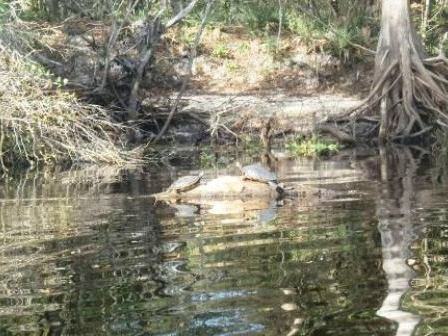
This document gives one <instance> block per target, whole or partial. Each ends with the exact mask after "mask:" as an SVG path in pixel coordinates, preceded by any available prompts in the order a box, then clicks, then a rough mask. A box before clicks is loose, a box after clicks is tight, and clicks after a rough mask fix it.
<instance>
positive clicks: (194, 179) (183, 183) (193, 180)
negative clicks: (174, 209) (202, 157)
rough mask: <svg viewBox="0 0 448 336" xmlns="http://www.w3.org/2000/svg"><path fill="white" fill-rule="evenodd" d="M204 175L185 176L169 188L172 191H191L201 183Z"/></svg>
mask: <svg viewBox="0 0 448 336" xmlns="http://www.w3.org/2000/svg"><path fill="white" fill-rule="evenodd" d="M203 175H204V174H203V173H200V174H199V175H188V176H183V177H181V178H179V179H177V180H176V181H174V182H173V184H171V185H170V186H169V188H168V190H170V191H185V190H188V189H191V188H192V187H194V186H195V185H196V184H198V183H199V181H201V179H202V176H203Z"/></svg>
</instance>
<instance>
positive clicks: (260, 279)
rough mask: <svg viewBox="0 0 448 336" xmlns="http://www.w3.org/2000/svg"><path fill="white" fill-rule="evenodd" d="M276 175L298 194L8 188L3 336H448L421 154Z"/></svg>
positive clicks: (430, 192)
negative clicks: (237, 196) (201, 197)
mask: <svg viewBox="0 0 448 336" xmlns="http://www.w3.org/2000/svg"><path fill="white" fill-rule="evenodd" d="M188 164H189V169H191V168H193V169H194V168H196V169H198V168H199V167H198V166H195V164H194V163H192V162H191V161H190V162H189V163H188ZM274 166H275V169H276V170H277V172H278V174H279V177H280V179H281V180H282V181H283V182H284V183H286V184H289V185H292V186H294V187H296V188H297V189H298V190H299V191H300V197H299V198H298V199H290V200H286V201H285V202H276V201H273V200H263V201H260V200H249V201H248V200H237V201H222V200H221V201H211V200H209V202H206V203H204V204H180V203H176V204H163V203H158V204H156V205H153V204H152V203H153V202H152V201H150V199H149V198H148V197H147V196H148V195H149V194H151V193H153V192H158V191H160V190H162V189H163V188H165V187H166V186H168V185H169V184H170V182H171V180H172V179H173V178H175V176H173V172H172V171H169V172H168V171H162V172H160V171H144V170H132V171H124V170H114V169H112V168H107V169H104V170H103V171H101V170H98V169H92V170H89V169H87V170H80V171H75V172H63V173H60V174H56V175H51V178H49V177H48V176H45V174H35V175H30V176H26V177H24V178H23V179H19V180H17V181H10V182H8V183H4V184H3V185H2V186H1V187H0V193H1V199H0V207H1V208H0V210H1V212H0V239H1V244H0V335H251V334H259V335H288V336H293V335H411V334H412V332H413V331H415V332H416V333H417V334H418V335H430V334H431V333H432V334H434V335H435V334H440V333H441V332H442V331H444V330H445V327H448V321H446V320H445V315H444V314H445V309H446V308H445V307H446V305H445V303H446V302H445V301H444V298H446V297H447V296H446V294H445V292H444V291H445V288H446V287H447V284H448V278H447V276H446V267H445V265H446V260H447V259H448V257H447V256H446V254H447V252H446V251H447V250H446V248H445V246H446V244H448V243H447V238H446V237H448V235H447V234H446V232H447V227H448V215H447V214H448V202H447V201H446V199H447V194H448V193H447V190H446V185H444V184H443V183H442V182H440V179H435V178H433V175H434V171H435V170H434V169H435V168H433V165H432V163H431V160H429V159H428V155H426V154H425V153H423V154H421V152H418V151H415V150H411V149H404V148H399V149H393V148H392V149H382V150H381V151H380V155H379V156H373V157H371V156H369V157H362V156H360V155H356V153H355V154H353V155H348V156H346V157H344V158H341V159H338V160H305V159H300V160H279V161H276V162H274ZM179 168H180V171H181V172H180V175H182V174H185V173H187V171H184V170H182V167H179ZM108 169H109V170H108ZM196 171H197V170H196ZM222 172H223V171H221V170H217V171H209V172H207V174H208V175H209V176H216V175H219V174H221V173H222ZM225 172H227V170H226V171H225Z"/></svg>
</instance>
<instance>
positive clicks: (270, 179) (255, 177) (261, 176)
mask: <svg viewBox="0 0 448 336" xmlns="http://www.w3.org/2000/svg"><path fill="white" fill-rule="evenodd" d="M236 166H237V167H238V168H239V169H240V170H241V173H242V174H243V179H245V180H252V181H257V182H262V183H267V184H269V186H271V187H272V188H273V189H275V190H277V191H278V192H279V193H281V192H283V187H282V186H280V185H279V184H278V181H277V174H275V173H273V172H271V171H269V170H267V169H266V168H265V167H263V166H262V165H261V164H259V163H256V164H252V165H249V166H244V167H242V166H241V164H240V163H239V162H237V163H236Z"/></svg>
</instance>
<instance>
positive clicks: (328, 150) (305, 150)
mask: <svg viewBox="0 0 448 336" xmlns="http://www.w3.org/2000/svg"><path fill="white" fill-rule="evenodd" d="M286 149H287V150H288V151H289V152H291V153H292V154H294V155H297V156H321V155H329V154H334V153H337V152H338V151H339V150H340V145H339V144H338V143H335V142H330V141H327V140H324V139H321V138H318V137H311V138H304V137H299V138H296V139H293V140H291V141H288V142H287V143H286Z"/></svg>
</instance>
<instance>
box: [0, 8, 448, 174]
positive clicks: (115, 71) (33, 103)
mask: <svg viewBox="0 0 448 336" xmlns="http://www.w3.org/2000/svg"><path fill="white" fill-rule="evenodd" d="M358 2H359V4H356V6H355V5H353V3H352V2H350V1H345V0H340V1H324V0H319V1H312V2H307V1H298V2H297V1H288V0H284V1H280V2H279V3H273V2H268V1H262V0H256V1H253V2H249V3H247V2H244V1H239V0H238V1H227V0H215V1H211V0H209V1H198V0H196V1H195V0H193V1H191V2H190V1H175V0H172V1H167V2H166V1H165V2H163V1H161V2H159V1H138V0H135V1H121V2H119V1H117V2H114V1H103V0H82V1H79V2H77V4H76V5H73V4H71V3H68V2H67V3H66V2H63V1H57V0H50V1H37V0H27V1H26V0H20V1H14V2H11V1H4V2H0V23H1V27H0V81H1V83H2V86H0V108H1V110H2V114H1V115H0V165H1V170H2V171H4V172H6V171H7V170H8V169H10V167H13V166H35V165H41V164H55V163H79V162H88V163H104V164H114V165H125V164H128V163H136V162H144V161H145V160H147V159H148V158H147V156H145V150H146V149H147V148H150V147H151V146H152V145H153V144H154V143H155V140H156V141H159V140H161V141H164V139H176V134H177V133H183V134H187V135H189V137H190V138H191V139H192V140H191V142H192V143H196V144H198V143H203V142H205V143H208V142H219V143H228V142H235V141H236V142H238V140H239V136H238V135H239V134H244V136H246V135H247V134H251V135H253V136H254V137H257V136H258V135H259V134H263V132H264V133H269V131H270V133H269V136H271V137H275V136H284V134H285V133H292V137H293V138H294V139H295V140H293V141H292V142H291V141H290V142H289V146H290V147H294V148H295V149H294V151H295V152H296V153H297V154H299V155H314V154H319V152H320V151H322V152H324V153H328V152H333V151H337V148H339V147H338V145H337V142H345V143H346V144H347V143H350V142H354V141H352V140H351V138H350V137H351V134H352V133H353V129H352V130H350V129H349V128H347V127H345V128H343V127H341V129H340V130H339V131H336V130H331V129H329V126H328V125H327V126H325V127H321V128H319V127H318V126H317V125H316V120H315V119H318V121H319V122H320V121H328V120H327V119H328V118H327V116H325V117H323V116H319V117H318V118H316V114H318V113H319V111H321V110H323V109H324V105H316V106H315V109H316V111H314V112H312V113H308V115H307V116H306V117H305V114H304V112H303V111H302V110H301V109H300V108H299V105H297V104H296V105H294V104H292V105H291V106H292V107H291V106H290V107H289V108H290V110H294V111H295V112H294V113H292V114H290V115H289V116H288V117H285V115H283V114H281V113H278V112H275V111H274V110H275V109H272V110H269V111H266V109H264V110H263V109H262V108H260V109H258V106H260V105H257V104H256V100H257V99H259V98H260V97H264V98H265V101H272V100H275V99H283V100H285V101H286V100H288V99H293V98H295V99H298V100H300V101H301V104H306V102H307V101H308V100H307V99H309V101H313V99H314V98H315V97H319V96H330V97H336V98H335V99H336V100H335V103H334V105H335V106H334V110H335V111H333V112H334V113H333V116H332V117H335V118H332V119H335V120H336V119H338V118H337V117H338V116H339V115H341V116H343V115H344V113H345V112H346V110H347V108H344V109H342V107H341V106H342V104H338V99H340V98H341V97H342V98H341V99H350V98H356V99H355V100H359V99H360V98H361V97H365V96H367V97H369V84H370V78H371V77H372V76H373V70H374V69H373V62H374V53H375V52H374V51H372V50H374V49H375V45H376V44H377V42H378V41H377V37H378V34H379V31H380V5H379V4H377V3H376V2H372V1H367V0H363V1H361V0H359V1H358ZM311 3H313V4H314V6H313V5H311ZM426 3H427V2H426ZM430 3H432V7H431V8H429V9H428V8H425V6H424V4H425V2H423V1H422V2H421V3H420V2H418V1H417V2H413V3H412V6H411V7H410V8H411V10H412V14H413V15H414V17H415V18H416V23H417V25H418V31H419V33H420V35H421V36H422V37H423V42H424V46H425V49H426V50H427V51H428V52H429V54H430V55H434V57H439V56H440V57H442V56H444V55H445V54H444V52H445V50H446V47H447V46H446V43H445V42H446V34H445V35H443V31H444V30H446V29H447V28H448V27H447V26H446V22H447V21H446V18H447V17H448V10H447V9H446V8H445V7H444V4H443V3H444V1H430ZM72 5H73V6H72ZM316 5H317V6H316ZM444 36H445V37H444ZM437 55H439V56H437ZM441 55H442V56H441ZM441 59H442V61H443V58H441ZM438 71H439V70H438ZM443 71H444V70H443V69H442V68H440V74H442V73H443ZM441 76H442V75H441ZM442 79H443V78H442ZM440 82H441V83H442V84H443V81H442V80H441V81H440ZM441 90H444V88H443V86H442V88H441ZM207 95H212V96H213V95H215V96H221V103H220V105H219V104H216V103H215V104H214V106H215V108H210V106H212V105H213V102H207V100H206V98H205V102H206V103H208V104H209V108H208V111H207V112H205V110H206V109H204V108H203V107H202V109H200V108H198V109H196V110H195V109H194V108H192V106H194V105H195V104H196V103H197V101H198V100H200V99H201V98H203V97H207ZM223 97H224V98H225V99H223ZM241 97H253V99H246V101H244V102H242V100H241V99H239V98H241ZM279 97H280V98H279ZM426 98H428V97H426ZM426 98H425V99H426ZM397 99H398V100H397V101H399V98H397ZM428 99H429V98H428ZM217 101H218V100H217ZM374 102H376V101H374ZM427 103H428V104H427V106H435V105H431V104H429V102H427ZM436 103H437V102H436ZM255 106H257V108H256V107H255ZM266 106H270V105H269V104H267V105H266ZM437 106H439V105H437ZM394 107H395V106H394ZM325 108H328V106H327V105H325ZM338 109H340V111H339V110H338ZM348 109H349V110H351V109H352V107H349V108H348ZM434 109H435V107H434ZM273 111H274V112H273ZM371 114H372V113H370V114H369V113H368V114H367V115H363V116H362V120H361V123H360V124H361V126H360V130H361V131H366V130H367V131H368V132H370V133H371V134H372V138H374V137H375V136H376V134H378V132H379V130H381V131H382V132H383V131H384V130H385V128H384V127H383V126H384V125H383V126H379V125H380V124H379V122H380V121H378V120H377V119H375V118H374V117H372V116H371ZM322 115H323V114H322ZM272 118H276V120H275V121H276V122H275V123H273V124H272V123H270V122H269V120H271V119H272ZM288 118H289V119H288ZM292 119H295V120H299V121H302V119H303V120H305V119H306V122H305V124H306V125H307V126H306V127H308V128H307V129H303V130H302V132H301V133H300V132H298V131H297V129H298V128H295V129H288V128H287V127H286V126H284V124H288V123H289V121H290V120H292ZM372 120H374V123H373V124H372ZM428 120H430V118H429V117H428V118H427V119H425V125H426V124H427V122H428ZM357 121H358V120H357ZM363 123H364V124H363ZM247 125H252V126H251V127H248V126H247ZM282 125H283V126H282ZM332 125H334V126H335V127H336V128H339V121H337V120H336V121H335V122H333V123H332ZM366 125H367V126H366ZM372 125H373V126H372ZM412 125H413V124H412ZM412 125H411V126H412ZM411 126H408V128H409V127H410V129H409V130H408V131H409V133H410V134H411V135H412V134H415V133H417V132H418V131H416V132H415V133H412V132H413V129H412V127H411ZM306 127H305V128H306ZM266 128H273V129H270V130H266ZM319 129H320V130H326V131H327V132H325V133H326V134H329V135H330V137H332V138H333V140H332V141H331V140H327V139H322V138H320V137H316V135H315V133H316V131H319ZM328 131H329V132H328ZM356 131H357V132H358V133H360V132H359V130H358V129H357V130H356ZM438 133H439V134H442V136H441V137H440V136H439V138H443V137H444V136H445V132H438ZM397 134H401V133H397ZM297 139H301V140H300V141H298V140H297ZM170 141H171V140H170ZM262 141H263V139H262ZM301 141H302V142H301ZM443 141H445V143H446V140H442V141H441V142H440V143H443ZM374 142H375V141H374ZM323 145H324V146H323ZM314 147H315V148H314ZM435 147H438V148H442V150H446V148H444V147H443V145H438V146H435ZM301 153H303V154H301Z"/></svg>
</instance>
